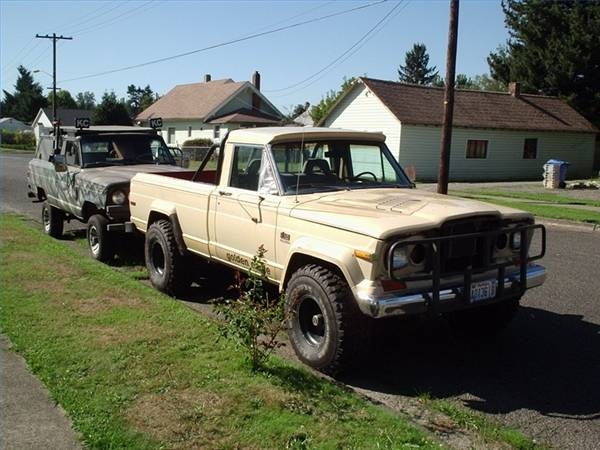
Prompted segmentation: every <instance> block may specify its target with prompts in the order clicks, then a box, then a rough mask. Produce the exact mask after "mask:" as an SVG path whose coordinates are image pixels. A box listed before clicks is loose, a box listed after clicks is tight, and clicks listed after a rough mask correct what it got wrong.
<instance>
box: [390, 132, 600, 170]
mask: <svg viewBox="0 0 600 450" xmlns="http://www.w3.org/2000/svg"><path fill="white" fill-rule="evenodd" d="M526 138H537V140H538V145H537V158H536V159H523V146H524V143H525V139H526ZM469 139H482V140H487V141H488V147H487V158H485V159H467V158H466V147H467V141H468V140H469ZM440 141H441V127H425V126H404V127H403V132H402V141H401V145H400V163H401V164H403V165H414V166H415V167H416V172H417V180H419V181H433V180H436V179H437V172H438V166H439V153H440ZM593 158H594V135H593V134H590V133H552V132H534V131H508V130H483V129H482V130H477V129H467V128H455V129H454V131H453V133H452V146H451V151H450V180H452V181H459V180H465V181H488V180H489V181H492V180H498V181H506V180H541V179H542V166H543V165H544V164H545V163H546V161H548V160H549V159H561V160H564V161H568V162H569V163H570V164H571V165H570V166H569V169H568V175H567V178H569V179H573V178H585V177H589V176H591V173H592V165H593Z"/></svg>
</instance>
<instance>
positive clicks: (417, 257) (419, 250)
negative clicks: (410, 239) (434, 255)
mask: <svg viewBox="0 0 600 450" xmlns="http://www.w3.org/2000/svg"><path fill="white" fill-rule="evenodd" d="M409 256H410V262H411V263H413V264H414V265H415V266H418V265H419V264H422V263H423V261H425V246H424V245H423V244H417V245H415V246H414V247H413V248H412V250H411V251H410V255H409Z"/></svg>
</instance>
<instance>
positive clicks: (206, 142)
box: [182, 138, 213, 147]
mask: <svg viewBox="0 0 600 450" xmlns="http://www.w3.org/2000/svg"><path fill="white" fill-rule="evenodd" d="M211 145H213V141H212V139H208V138H197V139H188V140H187V141H184V143H183V145H182V147H210V146H211Z"/></svg>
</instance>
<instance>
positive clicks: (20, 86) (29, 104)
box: [0, 66, 48, 123]
mask: <svg viewBox="0 0 600 450" xmlns="http://www.w3.org/2000/svg"><path fill="white" fill-rule="evenodd" d="M17 70H18V71H19V77H18V78H17V82H16V83H15V92H14V94H11V93H10V92H7V91H3V92H4V100H3V101H2V105H1V107H0V109H1V110H2V116H4V117H14V118H15V119H17V120H20V121H21V122H25V123H30V122H31V121H33V119H34V118H35V115H36V114H37V112H38V111H39V109H40V108H44V107H46V106H48V100H47V99H46V97H44V94H43V89H42V87H41V86H40V85H39V84H38V83H36V82H34V81H33V76H32V75H31V72H29V71H28V70H27V69H26V68H25V67H23V66H19V67H18V68H17Z"/></svg>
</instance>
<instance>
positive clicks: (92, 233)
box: [87, 214, 115, 263]
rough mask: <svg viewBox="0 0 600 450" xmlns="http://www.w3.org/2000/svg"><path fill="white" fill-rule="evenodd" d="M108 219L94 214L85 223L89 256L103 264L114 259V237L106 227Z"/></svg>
mask: <svg viewBox="0 0 600 450" xmlns="http://www.w3.org/2000/svg"><path fill="white" fill-rule="evenodd" d="M107 225H108V219H107V218H106V217H104V216H103V215H101V214H94V215H93V216H91V217H90V218H89V219H88V223H87V242H88V248H89V249H90V255H92V258H94V259H95V260H97V261H100V262H103V263H109V262H111V261H112V260H113V259H114V257H115V242H114V236H113V235H112V233H110V232H109V231H108V230H107V229H106V226H107Z"/></svg>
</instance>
